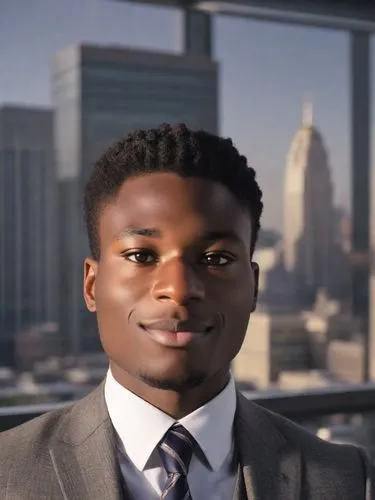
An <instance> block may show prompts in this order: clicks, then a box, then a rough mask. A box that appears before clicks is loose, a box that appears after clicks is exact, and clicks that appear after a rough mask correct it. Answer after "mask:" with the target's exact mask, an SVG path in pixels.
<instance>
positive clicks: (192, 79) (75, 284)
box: [52, 45, 218, 355]
mask: <svg viewBox="0 0 375 500" xmlns="http://www.w3.org/2000/svg"><path fill="white" fill-rule="evenodd" d="M217 74H218V67H217V64H216V63H215V62H214V61H212V60H211V59H210V58H208V57H206V56H204V55H199V54H187V55H173V54H166V53H158V52H145V51H140V50H127V49H124V48H119V47H98V46H88V45H79V46H78V45H77V46H71V47H68V48H66V49H64V50H62V51H61V52H60V53H58V54H57V55H56V56H55V58H54V60H53V65H52V84H53V96H54V104H55V144H56V150H57V171H58V180H59V189H60V201H59V203H60V225H59V227H60V228H61V231H60V237H61V239H60V244H59V250H60V266H59V268H60V270H61V271H62V272H61V276H60V285H59V290H60V292H61V294H62V297H61V300H60V304H61V308H60V314H59V317H60V321H59V323H60V328H61V337H62V339H63V340H64V341H65V350H66V352H69V353H72V354H77V355H78V354H79V353H80V352H84V351H92V350H96V349H97V348H98V346H99V343H98V336H97V332H96V326H95V321H94V320H95V318H94V317H93V315H89V314H88V313H87V312H86V310H85V309H86V308H85V306H84V303H83V299H82V269H83V264H82V263H83V259H84V257H85V256H86V255H87V254H88V245H87V241H86V234H85V229H84V226H83V223H82V204H81V202H82V193H83V186H84V185H85V183H86V181H87V179H88V177H89V175H90V172H91V169H92V166H93V164H94V162H95V161H96V160H97V159H98V158H99V156H100V155H101V154H102V153H103V152H104V150H105V149H106V148H107V147H108V146H109V145H110V144H112V143H114V142H115V141H116V140H118V139H119V138H121V137H123V136H124V135H125V134H126V133H128V132H130V131H133V130H134V129H138V128H149V127H153V126H156V125H159V124H160V123H162V122H168V123H177V122H185V123H186V124H187V125H188V126H190V127H191V128H202V129H205V130H207V131H209V132H213V133H215V132H217V131H218V83H217Z"/></svg>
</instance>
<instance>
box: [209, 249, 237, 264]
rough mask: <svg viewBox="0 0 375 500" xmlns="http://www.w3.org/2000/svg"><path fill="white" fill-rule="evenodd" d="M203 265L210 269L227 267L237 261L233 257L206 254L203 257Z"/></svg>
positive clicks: (220, 254)
mask: <svg viewBox="0 0 375 500" xmlns="http://www.w3.org/2000/svg"><path fill="white" fill-rule="evenodd" d="M202 260H203V264H205V265H206V266H209V267H225V266H227V265H229V264H231V263H232V262H234V261H235V258H234V257H233V256H231V255H227V254H224V253H219V252H210V253H206V254H205V255H204V256H203V259H202Z"/></svg>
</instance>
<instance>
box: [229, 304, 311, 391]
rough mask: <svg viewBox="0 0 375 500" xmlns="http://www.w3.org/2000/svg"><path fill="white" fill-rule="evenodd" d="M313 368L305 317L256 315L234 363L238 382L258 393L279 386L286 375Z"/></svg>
mask: <svg viewBox="0 0 375 500" xmlns="http://www.w3.org/2000/svg"><path fill="white" fill-rule="evenodd" d="M309 368H310V356H309V339H308V334H307V331H306V328H305V320H304V318H303V316H302V315H297V314H287V313H266V312H255V313H253V314H252V315H251V318H250V321H249V326H248V331H247V333H246V337H245V341H244V343H243V346H242V349H241V351H240V352H239V354H238V355H237V356H236V358H235V359H234V360H233V363H232V371H233V374H234V376H235V378H236V379H237V380H238V381H241V382H250V383H252V384H254V385H255V386H256V387H257V388H258V389H266V388H267V387H269V386H270V385H276V384H277V383H278V379H279V376H280V374H281V373H282V372H284V371H301V370H307V369H309Z"/></svg>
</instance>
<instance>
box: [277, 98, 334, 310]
mask: <svg viewBox="0 0 375 500" xmlns="http://www.w3.org/2000/svg"><path fill="white" fill-rule="evenodd" d="M283 237H284V241H283V253H284V265H285V269H286V270H287V271H288V272H290V273H293V275H294V279H295V286H296V290H297V293H298V294H299V296H300V297H301V300H303V301H305V302H306V303H311V301H312V300H314V297H315V294H316V291H317V290H318V289H319V288H321V287H326V288H329V287H330V284H331V282H330V280H331V273H330V270H331V267H330V266H331V262H332V250H333V189H332V182H331V172H330V167H329V162H328V155H327V151H326V148H325V145H324V142H323V138H322V136H321V134H320V132H319V131H318V130H317V129H316V127H315V126H314V125H313V119H312V107H311V105H310V104H309V103H307V104H306V105H305V108H304V115H303V123H302V127H301V128H300V130H298V132H297V133H296V135H295V136H294V138H293V141H292V144H291V147H290V150H289V154H288V157H287V165H286V172H285V186H284V231H283Z"/></svg>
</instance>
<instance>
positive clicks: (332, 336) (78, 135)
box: [0, 0, 375, 451]
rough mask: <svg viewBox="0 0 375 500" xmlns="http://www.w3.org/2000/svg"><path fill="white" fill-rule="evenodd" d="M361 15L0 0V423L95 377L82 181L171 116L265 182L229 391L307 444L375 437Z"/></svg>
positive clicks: (367, 17)
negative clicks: (227, 149)
mask: <svg viewBox="0 0 375 500" xmlns="http://www.w3.org/2000/svg"><path fill="white" fill-rule="evenodd" d="M367 3H368V2H367ZM367 3H366V4H364V5H367ZM366 9H367V10H365V7H362V6H361V2H345V8H340V2H329V1H327V2H319V6H318V7H317V6H316V2H311V1H308V0H306V1H300V2H297V1H292V0H291V1H285V2H284V1H279V2H272V1H263V2H252V1H250V0H238V1H237V2H233V1H232V0H231V1H228V2H227V3H222V2H209V1H206V2H203V1H202V2H194V3H192V2H186V1H182V2H181V1H180V2H178V1H176V2H172V1H171V2H169V1H163V0H160V2H158V1H153V0H150V1H149V2H145V3H139V2H125V1H116V0H78V1H77V0H64V2H59V1H58V0H34V1H33V2H27V1H26V0H1V2H0V407H1V408H0V430H3V429H5V428H8V427H10V426H12V425H15V424H16V423H18V422H19V421H21V420H22V419H26V418H29V417H30V416H35V415H36V414H38V413H40V412H42V411H45V409H51V408H53V407H56V405H57V404H65V402H67V401H71V400H73V399H76V398H79V397H82V396H83V395H85V394H87V393H88V392H89V391H90V390H91V389H92V388H93V387H95V386H96V385H97V384H98V383H99V382H100V381H101V380H102V379H103V377H104V376H105V373H106V370H107V360H106V357H105V356H104V354H103V352H102V349H101V346H100V344H99V340H98V334H97V329H96V324H95V318H94V317H93V316H92V315H89V313H87V312H86V311H85V307H84V303H83V298H82V269H83V265H82V262H83V258H84V257H85V256H86V254H87V253H88V246H87V241H86V235H85V230H84V225H83V217H82V188H83V186H84V184H85V182H86V180H87V178H88V176H89V174H90V170H91V168H92V165H93V162H94V161H95V160H96V159H97V158H98V156H99V155H100V154H101V153H102V152H103V151H104V150H105V149H106V148H107V147H108V146H109V145H110V144H112V143H113V142H115V141H116V140H117V139H119V138H120V137H122V136H123V135H124V134H126V133H127V132H129V131H132V130H133V129H135V128H145V127H152V126H155V125H158V124H160V123H161V122H169V123H178V122H185V123H186V124H187V125H188V126H190V127H192V128H203V129H205V130H208V131H210V132H213V133H218V134H220V135H223V136H230V137H231V138H232V139H233V140H234V143H235V144H236V146H237V147H238V148H239V149H240V151H241V153H243V154H245V155H246V156H247V158H248V160H249V163H250V164H251V165H252V166H253V167H254V168H255V169H256V171H257V174H258V180H259V182H260V184H261V187H262V189H263V192H264V203H265V211H264V216H263V224H262V226H263V227H262V230H261V234H260V237H259V243H258V248H257V251H256V255H255V260H256V261H257V262H258V263H259V265H260V270H261V277H260V279H261V288H260V297H259V305H258V309H257V311H256V312H255V313H254V314H253V316H252V318H251V320H250V324H249V331H248V334H247V336H246V339H245V343H244V346H243V349H242V351H241V353H240V354H239V355H238V357H237V358H236V359H235V360H234V363H233V367H232V369H233V373H234V375H235V377H236V379H237V382H238V384H239V387H240V388H241V390H243V391H244V393H245V394H246V395H247V396H248V397H251V398H253V399H255V400H257V401H258V402H259V403H260V404H264V405H266V406H268V407H270V408H271V409H274V410H275V411H280V412H281V413H284V414H285V415H287V416H289V417H291V418H293V419H294V420H296V421H298V422H300V423H302V424H303V425H306V426H308V427H309V428H311V430H312V431H313V432H316V433H317V434H318V435H320V436H321V437H322V438H324V439H330V440H334V441H337V442H356V443H358V444H364V445H366V446H367V447H368V448H369V449H370V451H372V450H373V447H374V448H375V432H374V430H373V428H375V420H374V415H373V413H372V412H373V411H375V385H374V384H373V380H374V378H375V342H373V340H372V337H374V340H375V322H374V318H372V305H373V303H374V302H375V287H374V285H373V284H372V274H374V276H375V261H374V262H373V261H372V258H371V255H372V253H371V249H372V245H371V241H375V240H374V238H375V227H372V226H374V225H373V224H371V222H372V220H373V215H372V213H373V212H374V215H375V207H372V203H371V198H372V195H371V189H372V188H371V165H372V161H371V155H372V142H373V141H372V140H371V138H372V135H371V134H372V133H371V130H372V123H373V119H374V99H372V97H371V89H372V87H373V81H374V78H373V76H374V71H375V50H374V49H375V10H374V8H372V7H366ZM373 32H374V35H373V34H372V33H373ZM374 220H375V219H374ZM374 281H375V280H374ZM372 288H374V291H373V290H372ZM16 405H18V408H19V409H18V410H17V409H16V408H15V406H16ZM35 405H38V407H36V406H35ZM22 415H23V416H22Z"/></svg>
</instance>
